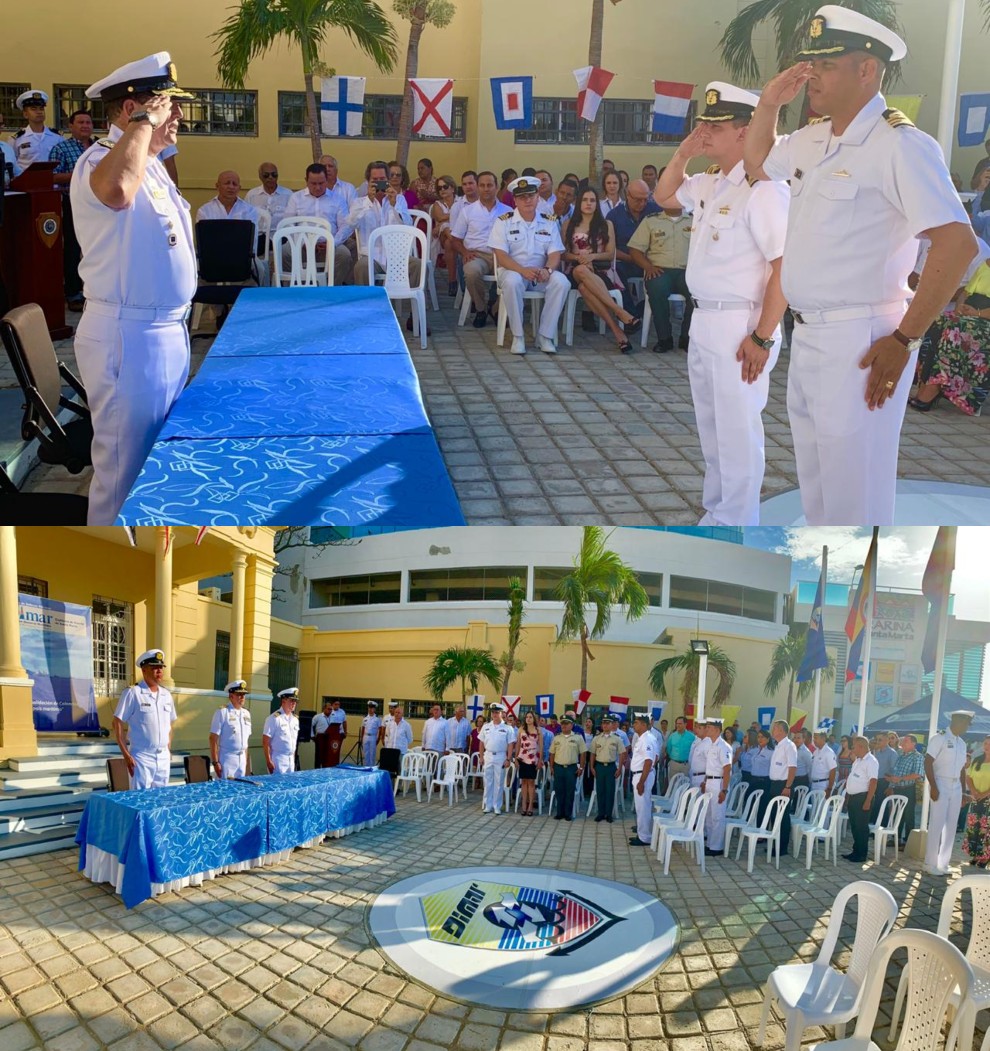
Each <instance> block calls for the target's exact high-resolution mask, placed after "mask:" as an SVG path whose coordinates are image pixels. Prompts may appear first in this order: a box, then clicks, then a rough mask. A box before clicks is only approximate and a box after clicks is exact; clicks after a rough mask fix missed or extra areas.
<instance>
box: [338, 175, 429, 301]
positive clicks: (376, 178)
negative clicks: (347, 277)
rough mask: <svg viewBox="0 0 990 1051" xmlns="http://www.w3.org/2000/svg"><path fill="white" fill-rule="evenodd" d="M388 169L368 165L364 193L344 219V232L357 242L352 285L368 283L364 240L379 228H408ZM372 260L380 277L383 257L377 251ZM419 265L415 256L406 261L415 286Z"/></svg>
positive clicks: (399, 197) (366, 242) (380, 250)
mask: <svg viewBox="0 0 990 1051" xmlns="http://www.w3.org/2000/svg"><path fill="white" fill-rule="evenodd" d="M388 170H389V166H388V165H387V164H386V163H385V162H384V161H375V162H373V163H372V164H369V165H368V192H367V193H366V194H365V196H364V197H358V198H356V199H355V201H354V204H353V205H352V206H351V210H350V213H349V214H348V216H347V223H346V229H347V230H348V231H351V230H353V231H355V232H356V234H357V239H358V260H357V263H355V265H354V283H355V284H356V285H366V284H367V283H368V268H369V262H368V238H369V237H370V236H371V233H372V231H373V230H377V229H378V227H380V226H392V225H398V226H411V225H412V223H411V221H410V218H409V209H408V208H407V207H406V202H405V200H404V199H403V197H402V193H401V191H400V190H399V189H398V188H397V187H396V185H395V184H394V182H390V181H389V178H388ZM379 253H380V254H378V255H377V256H376V258H375V271H376V272H377V273H383V272H384V268H385V253H384V251H383V250H382V249H381V248H379ZM419 274H420V261H419V259H417V258H416V257H415V256H412V257H410V259H409V280H410V282H411V283H412V284H413V285H416V284H418V283H419Z"/></svg>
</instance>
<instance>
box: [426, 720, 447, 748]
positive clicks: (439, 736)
mask: <svg viewBox="0 0 990 1051" xmlns="http://www.w3.org/2000/svg"><path fill="white" fill-rule="evenodd" d="M448 750H449V745H448V743H447V720H446V719H444V718H443V716H441V717H440V718H439V719H434V718H430V719H427V720H426V722H425V723H423V751H424V752H446V751H448Z"/></svg>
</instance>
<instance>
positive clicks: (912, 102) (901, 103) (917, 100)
mask: <svg viewBox="0 0 990 1051" xmlns="http://www.w3.org/2000/svg"><path fill="white" fill-rule="evenodd" d="M924 97H925V96H924V95H885V96H884V98H885V99H886V100H887V105H888V106H889V107H890V108H891V109H899V110H900V111H901V113H903V114H904V116H905V117H907V119H908V120H910V121H913V122H914V123H915V124H917V123H918V112H919V111H920V110H921V103H922V100H923V99H924Z"/></svg>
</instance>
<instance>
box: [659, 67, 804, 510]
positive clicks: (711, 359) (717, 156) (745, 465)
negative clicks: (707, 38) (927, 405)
mask: <svg viewBox="0 0 990 1051" xmlns="http://www.w3.org/2000/svg"><path fill="white" fill-rule="evenodd" d="M758 101H759V98H758V96H756V95H754V94H752V92H749V91H743V90H742V89H741V88H737V87H734V86H733V85H732V84H725V83H723V82H722V81H714V82H713V83H711V84H709V85H708V88H707V89H706V92H705V110H704V112H703V113H702V114H701V115H700V116H699V117H698V124H697V126H696V127H695V129H694V131H692V132H691V134H690V135H689V136H688V137H687V138H686V139H685V140H684V142H682V143H681V145H680V146H679V147H678V149H677V152H676V153H675V154H674V157H673V159H672V160H671V162H670V164H669V165H668V166H667V167H666V169H665V170H664V173H663V175H662V176H661V178H660V181H659V182H658V183H657V188H656V191H655V192H654V199H655V200H656V202H657V204H659V205H660V207H661V208H670V209H676V208H684V209H686V210H687V211H690V212H692V213H693V215H694V219H693V223H692V227H693V229H692V234H691V242H690V245H689V247H688V263H687V274H686V280H687V285H688V288H689V289H690V292H691V299H692V302H693V303H694V311H693V313H692V317H691V342H690V349H689V351H688V376H689V378H690V381H691V396H692V398H693V399H694V414H695V418H696V419H697V422H698V437H699V439H700V441H701V449H702V453H703V455H704V458H705V481H704V488H703V490H702V497H701V503H702V506H703V507H704V509H705V513H704V515H703V517H702V519H701V522H700V523H699V524H700V525H703V526H708V525H734V526H755V525H758V524H759V521H760V488H761V487H762V485H763V473H764V467H765V463H766V458H765V454H764V441H763V410H764V409H765V408H766V404H767V398H768V397H769V395H770V372H771V370H772V369H773V367H774V365H776V363H777V356H778V354H779V348H780V328H779V326H780V319H781V318H782V317H783V315H784V309H785V307H786V306H787V304H786V303H785V301H784V294H783V292H781V289H780V266H781V256H783V254H784V239H785V237H786V233H787V206H788V191H787V187H786V186H785V185H784V183H782V182H755V181H753V182H751V181H750V180H749V179H747V178H746V171H745V169H744V167H743V143H744V142H745V141H746V135H747V132H748V130H749V122H750V120H751V118H752V116H753V110H754V109H755V108H756V103H757V102H758ZM702 154H704V155H706V156H707V157H709V158H710V159H711V160H713V161H715V162H716V163H715V164H714V165H713V166H712V167H710V168H709V169H708V170H707V171H706V172H704V173H702V174H700V175H691V176H687V175H685V166H686V165H687V162H688V161H689V160H691V159H692V158H694V157H699V156H701V155H702Z"/></svg>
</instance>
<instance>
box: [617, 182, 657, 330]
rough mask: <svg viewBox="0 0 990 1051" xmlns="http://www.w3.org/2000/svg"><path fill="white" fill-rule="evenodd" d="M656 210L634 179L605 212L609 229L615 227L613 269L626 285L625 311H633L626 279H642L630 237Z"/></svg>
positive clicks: (646, 193)
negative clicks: (610, 226)
mask: <svg viewBox="0 0 990 1051" xmlns="http://www.w3.org/2000/svg"><path fill="white" fill-rule="evenodd" d="M620 178H621V173H620ZM659 211H660V206H659V205H658V204H657V203H656V201H654V200H653V199H652V198H651V197H650V191H649V188H648V187H647V185H646V183H645V182H643V180H642V179H636V180H634V181H633V182H631V183H629V185H628V186H627V187H626V199H625V201H624V202H623V203H622V204H620V205H617V206H616V207H615V208H613V209H612V210H611V211H610V212H609V213H608V217H609V219H610V220H611V222H612V226H613V227H614V228H615V254H616V257H617V259H618V263H617V264H616V270H617V271H618V274H619V277H620V279H621V280H622V283H623V285H625V288H624V290H623V293H622V299H623V303H624V304H625V308H626V310H629V311H632V312H633V313H635V311H634V310H633V302H632V297H631V296H630V294H629V280H630V278H635V277H639V278H641V277H642V276H643V270H642V267H640V266H638V265H637V264H636V262H635V260H634V259H633V257H632V256H631V255H630V254H629V238H630V237H632V235H633V234H634V233H635V231H636V227H638V226H639V224H640V223H641V222H642V221H643V219H644V218H645V217H646V216H647V215H656V214H657V213H658V212H659Z"/></svg>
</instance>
